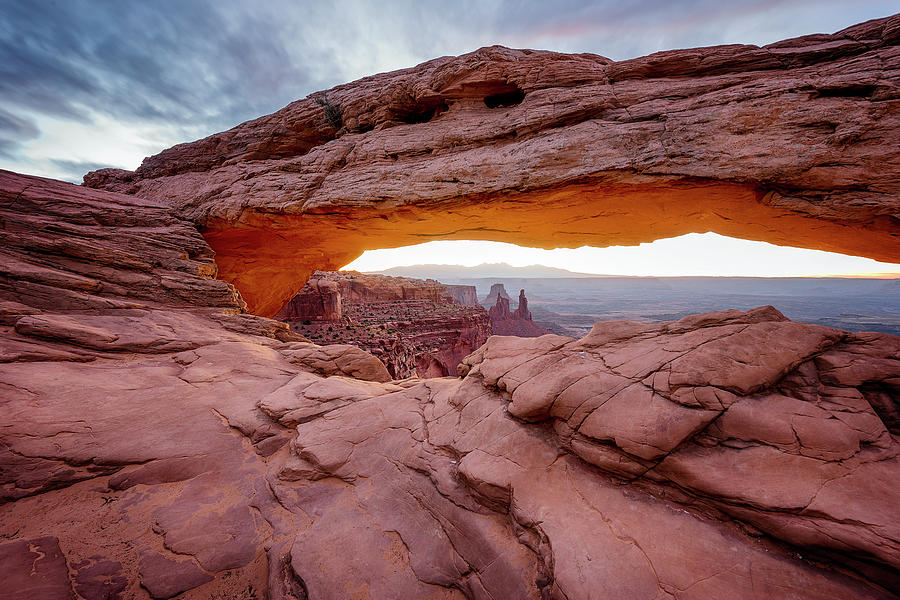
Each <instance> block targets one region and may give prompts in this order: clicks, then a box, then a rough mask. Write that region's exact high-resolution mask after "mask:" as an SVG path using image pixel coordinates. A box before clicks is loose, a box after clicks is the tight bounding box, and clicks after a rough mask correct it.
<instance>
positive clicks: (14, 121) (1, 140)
mask: <svg viewBox="0 0 900 600" xmlns="http://www.w3.org/2000/svg"><path fill="white" fill-rule="evenodd" d="M38 135H40V130H38V127H37V125H36V124H35V123H34V122H33V121H32V120H30V119H27V118H23V117H19V116H16V115H14V114H12V113H10V112H7V111H5V110H3V109H2V108H0V156H5V157H12V156H14V155H15V152H16V151H17V150H18V149H19V146H21V144H22V142H25V141H28V140H32V139H34V138H36V137H37V136H38Z"/></svg>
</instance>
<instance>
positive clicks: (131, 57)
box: [0, 0, 898, 182]
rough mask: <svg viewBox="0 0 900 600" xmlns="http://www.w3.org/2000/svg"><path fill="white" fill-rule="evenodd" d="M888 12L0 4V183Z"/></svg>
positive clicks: (572, 4)
mask: <svg viewBox="0 0 900 600" xmlns="http://www.w3.org/2000/svg"><path fill="white" fill-rule="evenodd" d="M897 10H898V5H897V1H896V0H891V1H884V0H852V1H850V0H783V1H779V0H635V1H631V2H629V1H627V0H599V1H596V2H589V1H585V0H581V1H573V0H553V1H547V0H540V1H533V2H529V1H521V0H520V1H516V0H473V1H470V0H462V1H456V2H446V0H442V1H440V2H431V1H424V0H418V1H415V0H411V1H408V2H407V1H400V0H379V1H370V2H365V1H340V0H336V1H335V0H332V1H322V2H316V1H308V2H302V1H287V0H267V1H266V2H251V1H249V0H247V1H237V0H143V1H137V0H56V1H54V0H0V168H4V169H10V170H14V171H19V172H23V173H30V174H35V175H43V176H47V177H54V178H58V179H65V180H69V181H73V182H80V181H81V176H82V175H83V174H84V173H85V172H87V171H89V170H92V169H96V168H100V167H103V166H115V167H122V168H127V169H134V168H136V167H137V166H138V165H139V164H140V162H141V160H142V159H143V157H145V156H148V155H151V154H155V153H157V152H159V151H160V150H162V149H164V148H167V147H169V146H172V145H173V144H176V143H179V142H184V141H189V140H194V139H198V138H201V137H204V136H207V135H209V134H211V133H214V132H217V131H222V130H224V129H227V128H230V127H232V126H234V125H236V124H238V123H241V122H243V121H246V120H248V119H252V118H255V117H257V116H260V115H263V114H267V113H271V112H273V111H275V110H277V109H279V108H281V107H282V106H284V105H286V104H288V103H289V102H291V101H293V100H295V99H297V98H302V97H304V96H306V95H308V94H310V93H311V92H314V91H317V90H321V89H325V88H328V87H331V86H333V85H336V84H339V83H343V82H347V81H352V80H354V79H358V78H360V77H363V76H366V75H370V74H373V73H378V72H382V71H389V70H393V69H398V68H403V67H408V66H412V65H415V64H417V63H420V62H423V61H425V60H429V59H431V58H434V57H437V56H443V55H452V54H462V53H465V52H469V51H471V50H475V49H476V48H479V47H481V46H486V45H491V44H502V45H505V46H511V47H519V48H540V49H549V50H559V51H564V52H594V53H597V54H602V55H604V56H607V57H609V58H612V59H616V60H621V59H626V58H632V57H636V56H641V55H645V54H649V53H651V52H656V51H658V50H667V49H672V48H684V47H693V46H706V45H713V44H720V43H748V44H766V43H769V42H773V41H777V40H780V39H785V38H789V37H794V36H798V35H804V34H808V33H816V32H834V31H837V30H839V29H842V28H844V27H847V26H849V25H852V24H855V23H858V22H861V21H865V20H868V19H872V18H877V17H884V16H887V15H890V14H892V13H893V12H896V11H897Z"/></svg>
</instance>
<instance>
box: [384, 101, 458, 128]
mask: <svg viewBox="0 0 900 600" xmlns="http://www.w3.org/2000/svg"><path fill="white" fill-rule="evenodd" d="M448 109H449V107H448V106H447V103H446V102H445V101H444V100H443V99H440V98H436V99H426V100H421V101H419V102H416V103H412V104H409V105H405V106H396V107H392V108H391V113H392V114H393V116H394V118H395V119H396V120H398V121H402V122H403V123H409V124H411V125H412V124H416V123H427V122H428V121H430V120H431V119H433V118H435V117H436V116H438V115H439V114H441V113H442V112H445V111H446V110H448Z"/></svg>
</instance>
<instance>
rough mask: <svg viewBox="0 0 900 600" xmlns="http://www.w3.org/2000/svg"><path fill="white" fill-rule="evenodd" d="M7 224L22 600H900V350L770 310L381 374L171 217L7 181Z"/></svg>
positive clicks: (638, 326) (0, 532) (10, 456)
mask: <svg viewBox="0 0 900 600" xmlns="http://www.w3.org/2000/svg"><path fill="white" fill-rule="evenodd" d="M0 208H2V210H3V211H4V212H3V213H2V217H3V221H2V222H3V229H2V233H3V235H4V236H6V237H5V239H6V240H7V243H6V244H5V245H4V246H3V247H2V249H0V251H2V252H3V254H4V261H3V265H4V269H5V270H4V271H3V272H2V273H0V309H2V312H0V318H2V319H0V333H2V335H0V390H2V394H0V407H2V411H0V414H2V418H0V581H2V582H3V586H2V592H3V593H6V594H7V595H9V596H11V597H13V598H19V597H23V598H24V597H27V598H38V597H39V598H48V599H56V598H65V599H71V598H77V597H82V598H123V599H124V598H148V597H149V598H155V599H163V598H170V597H174V596H176V595H178V594H181V595H180V596H178V597H180V598H189V599H197V600H200V599H203V600H207V599H209V598H235V597H238V598H253V597H259V598H262V597H265V598H270V599H274V600H282V599H284V600H287V599H294V600H296V599H301V598H314V599H323V598H324V599H335V600H337V599H342V600H343V599H346V598H354V597H358V598H380V599H388V598H440V599H450V598H454V599H456V598H460V599H461V598H494V599H497V600H499V599H506V598H508V599H511V600H512V599H515V600H521V599H523V598H534V599H538V598H542V599H543V598H554V599H569V600H574V599H576V598H579V599H580V598H624V599H636V600H637V599H646V598H677V599H698V600H699V599H708V598H748V599H749V598H767V599H768V598H775V599H780V598H785V599H787V598H809V599H817V600H819V599H833V600H843V599H846V598H861V599H878V598H880V599H887V598H894V597H896V596H895V595H894V593H896V591H897V590H898V589H900V582H898V581H897V577H896V573H897V569H898V567H900V547H898V543H900V530H898V527H900V525H898V517H897V511H896V507H897V505H898V502H900V486H897V485H894V484H893V482H896V481H897V480H898V477H900V465H898V453H900V446H898V442H897V438H896V432H897V429H896V427H897V421H896V415H897V398H898V384H900V338H898V337H895V336H889V335H880V334H867V333H860V334H851V333H847V332H843V331H839V330H835V329H831V328H827V327H821V326H815V325H807V324H802V323H793V322H790V321H787V320H786V319H785V318H784V317H783V316H781V315H780V313H778V312H777V311H776V310H774V309H772V308H771V307H764V308H760V309H756V310H753V311H749V312H739V311H725V312H721V313H709V314H704V315H696V316H692V317H687V318H685V319H682V320H680V321H676V322H669V323H659V324H647V323H633V322H612V323H600V324H598V325H597V326H596V327H595V328H594V330H593V331H592V332H591V333H590V334H589V335H587V336H585V337H584V338H582V339H580V340H575V339H573V338H570V337H563V336H555V335H545V336H542V337H538V338H530V339H523V338H512V337H499V336H494V337H492V338H490V339H489V341H488V343H487V344H486V345H484V346H483V347H481V348H480V349H479V350H478V351H476V352H475V353H473V354H471V355H470V356H469V357H467V358H466V359H465V360H464V361H463V364H462V366H461V367H460V375H461V377H460V378H440V379H410V380H405V381H394V382H392V381H389V377H388V376H387V372H386V370H385V368H384V365H383V364H381V363H380V362H379V361H378V360H377V359H375V358H374V357H372V356H371V355H369V354H366V353H365V352H362V351H361V350H359V349H357V348H352V347H348V346H340V345H337V346H317V345H315V344H311V343H309V342H307V341H304V340H303V339H302V338H299V337H298V336H295V335H294V334H292V333H291V332H290V331H288V330H286V329H285V328H284V327H283V326H282V325H280V324H278V323H275V322H273V321H270V320H268V319H264V318H261V317H254V316H252V315H248V314H246V313H239V312H238V311H239V310H240V306H241V304H240V298H239V297H238V296H236V295H235V293H234V291H233V289H232V288H230V287H229V285H228V284H226V283H225V282H222V281H217V280H215V279H212V278H211V275H212V272H211V270H210V267H211V266H212V265H211V263H210V262H209V260H208V258H205V257H208V256H209V253H210V250H209V248H208V246H206V245H205V244H204V243H203V240H202V238H201V237H200V236H199V234H197V232H196V231H195V230H192V229H191V228H190V226H189V224H188V223H187V222H185V221H184V220H182V219H180V218H179V217H176V216H174V215H172V214H171V212H170V211H169V210H168V209H167V208H166V207H165V206H164V205H161V204H157V203H155V202H148V201H147V200H142V199H138V198H134V197H129V196H125V195H120V194H112V193H107V192H100V191H96V190H86V189H83V188H79V187H77V186H72V185H70V184H64V183H60V182H52V181H48V180H44V179H38V178H33V177H24V176H17V175H13V174H10V173H3V174H2V177H0ZM110 214H113V215H115V216H116V220H111V221H109V220H104V219H106V218H107V217H106V216H105V215H110ZM117 220H118V221H119V222H116V221H117ZM50 233H52V239H47V237H44V236H49V234H50ZM151 233H152V234H151ZM141 234H143V235H141ZM86 248H90V252H87V251H85V249H86ZM86 279H90V282H87V281H85V280H86ZM128 281H132V282H134V286H133V287H130V286H127V285H124V283H125V282H128ZM151 282H155V283H156V285H151ZM54 294H56V297H57V298H58V301H57V302H56V303H54V302H53V298H54ZM192 298H194V299H196V304H193V305H192V304H191V299H192ZM890 430H893V432H894V435H892V434H891V432H890ZM892 590H893V592H892ZM76 594H77V596H76Z"/></svg>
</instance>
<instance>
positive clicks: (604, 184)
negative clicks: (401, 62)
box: [85, 15, 900, 316]
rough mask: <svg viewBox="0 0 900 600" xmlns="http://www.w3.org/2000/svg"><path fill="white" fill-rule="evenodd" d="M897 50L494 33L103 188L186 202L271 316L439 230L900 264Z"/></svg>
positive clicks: (850, 36) (838, 39) (223, 264)
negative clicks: (627, 47) (546, 46)
mask: <svg viewBox="0 0 900 600" xmlns="http://www.w3.org/2000/svg"><path fill="white" fill-rule="evenodd" d="M898 42H900V16H896V15H895V16H892V17H888V18H884V19H878V20H874V21H869V22H867V23H862V24H860V25H855V26H853V27H849V28H847V29H845V30H843V31H840V32H837V33H835V34H831V35H824V34H816V35H809V36H804V37H800V38H795V39H791V40H785V41H782V42H777V43H773V44H769V45H767V46H765V47H757V46H748V45H738V44H735V45H728V46H715V47H707V48H695V49H683V50H673V51H667V52H660V53H656V54H652V55H650V56H645V57H641V58H635V59H631V60H626V61H621V62H615V61H612V60H609V59H607V58H604V57H602V56H597V55H591V54H560V53H554V52H545V51H535V50H512V49H508V48H502V47H499V46H493V47H489V48H482V49H480V50H477V51H475V52H472V53H470V54H465V55H462V56H458V57H442V58H438V59H435V60H431V61H428V62H426V63H423V64H421V65H418V66H416V67H413V68H409V69H403V70H400V71H395V72H392V73H384V74H380V75H374V76H371V77H366V78H364V79H361V80H359V81H356V82H353V83H348V84H345V85H340V86H337V87H335V88H333V89H331V90H327V93H324V92H323V93H319V94H313V95H312V96H310V97H308V98H306V99H302V100H298V101H296V102H293V103H291V104H289V105H288V106H286V107H285V108H283V109H282V110H280V111H278V112H276V113H273V114H271V115H267V116H264V117H260V118H259V119H255V120H253V121H249V122H247V123H244V124H241V125H239V126H237V127H235V128H233V129H231V130H229V131H226V132H222V133H218V134H215V135H213V136H210V137H208V138H205V139H202V140H198V141H196V142H192V143H187V144H179V145H177V146H175V147H173V148H170V149H168V150H165V151H163V152H161V153H160V154H158V155H156V156H152V157H149V158H147V159H146V160H145V161H144V163H143V164H142V165H141V166H140V167H139V168H138V169H137V170H136V171H134V172H124V171H116V170H102V171H97V172H93V173H90V174H88V175H87V176H85V184H86V185H89V186H91V187H97V188H104V189H108V190H114V191H118V192H125V193H131V194H135V195H137V196H140V197H142V198H152V199H156V200H166V201H168V202H170V203H171V204H172V205H173V206H176V207H177V210H178V214H179V215H181V216H182V217H185V218H188V219H190V220H192V221H194V222H195V223H198V224H199V225H200V226H201V227H202V229H203V233H204V236H205V238H206V240H207V241H208V242H209V244H210V246H211V247H212V248H213V250H215V252H216V262H217V265H218V267H219V274H220V276H221V277H222V278H224V279H225V280H227V281H229V282H231V283H233V284H234V285H235V286H236V287H237V288H238V289H239V290H240V291H241V294H242V296H243V298H244V300H246V301H247V303H248V305H249V306H250V309H251V311H253V312H255V313H257V314H261V315H266V316H271V315H274V314H275V313H276V312H277V311H278V310H279V309H280V308H281V307H282V306H283V305H284V304H285V303H286V302H287V301H288V300H289V299H290V298H291V297H292V296H293V295H294V294H295V293H296V292H297V291H298V290H299V289H300V288H301V287H303V284H304V283H305V281H306V279H307V278H308V277H309V275H310V274H312V272H313V271H315V270H316V269H336V268H339V267H341V266H343V265H345V264H347V263H349V262H351V261H352V260H353V259H355V258H356V257H357V256H359V255H360V254H361V253H362V252H363V251H364V250H367V249H375V248H386V247H396V246H402V245H409V244H417V243H421V242H423V241H429V240H436V239H487V240H497V241H505V242H511V243H517V244H522V245H527V246H533V247H544V248H555V247H579V246H583V245H592V246H608V245H634V244H639V243H642V242H649V241H652V240H654V239H659V238H665V237H673V236H677V235H681V234H685V233H689V232H706V231H714V232H716V233H719V234H722V235H727V236H733V237H739V238H745V239H751V240H762V241H766V242H770V243H773V244H780V245H789V246H798V247H804V248H814V249H819V250H827V251H834V252H842V253H845V254H852V255H858V256H866V257H869V258H874V259H877V260H882V261H887V262H896V261H897V260H898V258H897V257H898V256H900V221H898V218H897V215H898V214H900V200H898V198H900V161H898V158H897V152H896V148H897V146H898V145H900V140H898V132H900V109H898V106H900V49H898ZM326 100H327V102H326ZM323 103H325V105H323ZM329 105H330V106H331V107H333V108H332V113H333V112H334V111H335V109H336V110H337V112H339V113H340V115H341V119H340V121H339V122H336V121H335V120H334V119H331V120H329V119H326V118H325V111H326V109H327V107H328V106H329Z"/></svg>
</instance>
